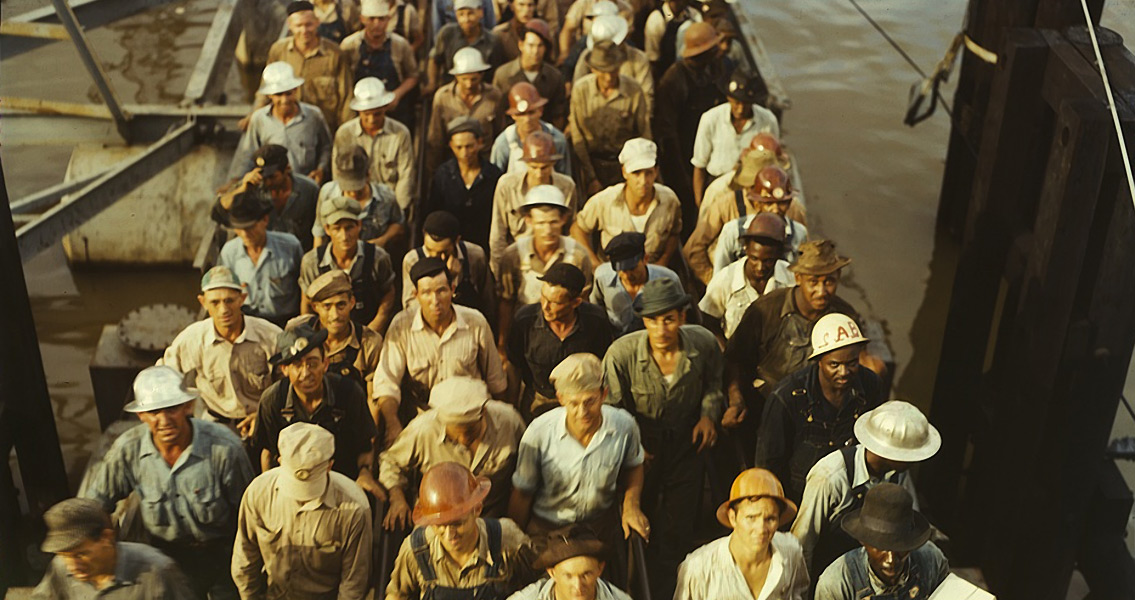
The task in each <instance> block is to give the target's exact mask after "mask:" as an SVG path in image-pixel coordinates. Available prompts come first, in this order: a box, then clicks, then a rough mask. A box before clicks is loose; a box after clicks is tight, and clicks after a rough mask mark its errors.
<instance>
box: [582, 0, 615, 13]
mask: <svg viewBox="0 0 1135 600" xmlns="http://www.w3.org/2000/svg"><path fill="white" fill-rule="evenodd" d="M617 14H619V7H618V6H617V5H616V4H615V3H614V2H611V0H599V1H598V2H596V3H595V4H592V5H591V10H589V11H587V16H589V17H601V16H603V15H617Z"/></svg>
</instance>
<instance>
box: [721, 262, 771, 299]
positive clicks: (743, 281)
mask: <svg viewBox="0 0 1135 600" xmlns="http://www.w3.org/2000/svg"><path fill="white" fill-rule="evenodd" d="M748 260H749V259H748V257H746V258H742V259H741V260H738V261H735V262H734V263H733V264H731V265H729V266H728V267H726V269H732V270H733V277H732V278H730V281H729V291H731V292H733V293H737V292H741V291H744V290H745V288H751V287H752V286H750V285H749V279H748V278H747V277H745V263H746V261H748ZM770 279H771V278H770ZM755 291H756V292H757V293H758V294H759V293H761V290H755Z"/></svg>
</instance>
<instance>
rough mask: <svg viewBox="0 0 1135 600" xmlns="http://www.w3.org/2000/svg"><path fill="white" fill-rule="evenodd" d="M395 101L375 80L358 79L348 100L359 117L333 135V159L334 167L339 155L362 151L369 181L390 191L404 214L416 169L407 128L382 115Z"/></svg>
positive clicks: (413, 194)
mask: <svg viewBox="0 0 1135 600" xmlns="http://www.w3.org/2000/svg"><path fill="white" fill-rule="evenodd" d="M396 98H397V96H396V95H395V94H394V92H391V91H389V90H387V88H386V87H385V86H384V85H383V84H382V82H381V81H379V80H378V79H376V78H374V77H366V78H363V79H360V80H359V82H358V83H356V84H355V97H354V98H353V99H352V100H351V109H352V110H354V111H356V112H358V114H359V116H358V117H355V118H354V119H351V120H350V121H347V122H346V123H343V125H341V126H340V127H339V130H338V131H336V132H335V145H334V153H333V158H334V160H335V162H334V164H336V165H338V164H340V163H339V157H340V156H343V155H344V154H348V153H350V152H351V151H353V149H354V148H356V147H359V148H362V149H363V151H364V152H366V155H367V158H368V159H369V160H370V169H369V171H368V174H369V179H370V181H371V182H373V183H382V184H386V185H387V186H389V187H390V189H392V190H394V197H395V198H397V200H398V207H399V208H400V209H401V210H402V213H403V214H404V215H405V214H407V213H409V212H410V210H411V208H413V207H414V206H415V205H416V203H417V190H416V188H415V181H416V180H417V179H416V178H417V171H418V168H417V165H415V163H414V157H415V154H414V147H413V145H412V144H411V142H410V130H409V128H407V127H406V124H405V123H402V122H400V121H397V120H395V119H392V118H389V117H388V116H387V114H386V113H387V111H388V110H389V109H390V107H391V106H392V105H393V103H394V102H395V99H396ZM344 191H347V190H344Z"/></svg>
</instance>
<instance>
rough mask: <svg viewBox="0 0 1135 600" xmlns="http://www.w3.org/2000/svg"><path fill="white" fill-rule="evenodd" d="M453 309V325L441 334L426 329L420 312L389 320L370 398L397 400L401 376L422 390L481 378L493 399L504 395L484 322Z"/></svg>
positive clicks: (469, 312)
mask: <svg viewBox="0 0 1135 600" xmlns="http://www.w3.org/2000/svg"><path fill="white" fill-rule="evenodd" d="M453 310H454V312H455V315H454V319H453V322H452V323H450V324H449V327H447V328H446V329H445V331H443V332H442V334H441V335H440V336H439V335H438V334H437V333H435V332H434V331H433V329H430V328H429V327H427V326H426V322H425V319H423V318H422V311H421V309H417V310H403V311H402V312H400V313H398V314H397V315H395V316H394V320H393V321H392V322H391V323H390V329H389V330H387V333H386V342H385V343H384V344H383V346H382V358H381V359H380V360H379V362H378V369H377V370H376V371H375V374H374V392H373V397H375V398H383V397H390V398H394V399H396V400H401V399H402V377H403V376H404V375H409V377H410V379H412V380H413V381H414V382H415V383H417V384H419V385H421V386H423V387H424V389H425V390H429V389H432V388H433V386H434V385H436V384H437V383H438V382H440V381H442V380H445V379H448V378H450V377H456V376H465V377H475V378H478V379H483V380H485V383H487V384H488V386H489V393H491V394H493V395H500V394H503V393H504V391H505V388H507V387H508V380H507V379H506V378H505V376H504V371H502V370H501V362H500V355H499V354H497V349H496V343H495V340H494V338H493V332H492V330H491V329H490V328H489V323H488V321H486V320H485V317H483V316H482V315H481V313H479V312H477V311H475V310H473V309H471V308H466V307H464V306H458V305H454V306H453Z"/></svg>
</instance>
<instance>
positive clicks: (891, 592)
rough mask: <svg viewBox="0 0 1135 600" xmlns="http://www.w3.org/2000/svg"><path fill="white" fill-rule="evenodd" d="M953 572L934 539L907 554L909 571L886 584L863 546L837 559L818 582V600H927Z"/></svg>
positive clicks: (906, 570) (907, 568)
mask: <svg viewBox="0 0 1135 600" xmlns="http://www.w3.org/2000/svg"><path fill="white" fill-rule="evenodd" d="M949 574H950V565H949V563H948V562H947V561H946V557H945V556H944V555H943V554H942V551H941V550H939V549H938V547H937V546H935V545H934V543H933V542H926V543H925V544H923V545H922V547H920V548H918V549H917V550H915V551H914V552H911V553H910V556H908V557H907V563H906V569H905V572H904V573H903V574H902V575H901V576H900V577H899V580H898V581H897V582H896V583H894V584H893V585H889V586H888V585H886V584H884V583H883V582H882V580H880V579H879V578H878V577H876V576H875V573H874V572H873V571H871V567H870V565H868V564H867V550H865V549H864V548H863V547H862V546H860V547H859V548H856V549H855V550H852V551H850V552H848V553H847V554H844V555H843V556H841V557H839V558H837V559H836V561H835V562H833V563H832V564H831V565H830V566H829V567H828V568H827V569H825V570H824V573H823V575H820V580H819V581H818V582H816V598H815V600H863V599H866V598H871V599H872V600H892V599H893V600H900V599H901V600H924V599H925V598H929V597H930V594H932V593H934V590H935V589H937V588H938V586H939V585H940V584H941V583H942V581H943V580H945V579H946V576H947V575H949Z"/></svg>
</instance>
